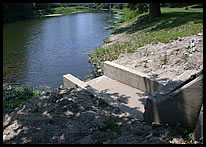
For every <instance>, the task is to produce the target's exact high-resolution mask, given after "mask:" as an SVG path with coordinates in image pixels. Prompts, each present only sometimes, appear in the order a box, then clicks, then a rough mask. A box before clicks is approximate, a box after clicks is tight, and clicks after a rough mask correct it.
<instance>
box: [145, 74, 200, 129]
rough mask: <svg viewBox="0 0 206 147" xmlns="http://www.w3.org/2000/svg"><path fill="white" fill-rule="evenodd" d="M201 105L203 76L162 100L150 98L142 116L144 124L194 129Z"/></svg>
mask: <svg viewBox="0 0 206 147" xmlns="http://www.w3.org/2000/svg"><path fill="white" fill-rule="evenodd" d="M202 103H203V75H200V76H198V77H197V78H195V79H193V80H192V81H190V82H189V83H187V84H185V85H184V86H182V87H181V88H178V89H176V90H175V91H173V92H171V93H169V94H168V95H166V96H164V97H163V98H160V99H158V98H154V97H152V96H150V97H149V98H148V99H147V100H146V105H145V112H144V114H143V116H144V120H145V121H146V122H158V123H169V122H175V123H181V124H182V125H184V126H187V127H190V128H194V126H195V124H196V121H197V117H198V114H199V111H200V108H201V105H202Z"/></svg>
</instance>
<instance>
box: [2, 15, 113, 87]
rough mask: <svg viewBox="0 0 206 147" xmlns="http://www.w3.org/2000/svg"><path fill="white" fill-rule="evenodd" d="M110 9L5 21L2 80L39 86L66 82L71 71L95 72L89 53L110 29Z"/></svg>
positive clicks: (83, 75)
mask: <svg viewBox="0 0 206 147" xmlns="http://www.w3.org/2000/svg"><path fill="white" fill-rule="evenodd" d="M111 20H114V18H113V15H112V14H111V13H79V14H72V15H66V16H59V17H51V18H41V19H33V20H25V21H18V22H14V23H9V24H5V25H4V27H3V80H4V82H12V83H21V84H22V85H27V86H32V87H36V86H39V85H50V86H52V87H54V88H55V87H58V86H59V85H61V84H63V82H62V76H63V75H64V74H68V73H71V74H73V75H75V76H76V77H78V78H80V79H82V80H85V79H86V77H87V78H88V75H91V74H92V72H93V68H92V65H91V64H89V63H88V56H87V53H88V52H89V51H92V50H94V49H95V48H97V47H98V46H100V45H102V44H103V39H104V38H105V37H106V36H108V35H109V34H110V33H111V30H105V29H104V28H105V27H107V26H109V25H110V24H111Z"/></svg>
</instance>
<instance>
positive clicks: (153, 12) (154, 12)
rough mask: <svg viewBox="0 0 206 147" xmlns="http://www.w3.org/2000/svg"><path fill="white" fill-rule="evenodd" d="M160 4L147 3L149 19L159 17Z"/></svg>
mask: <svg viewBox="0 0 206 147" xmlns="http://www.w3.org/2000/svg"><path fill="white" fill-rule="evenodd" d="M161 15H162V14H161V11H160V3H149V19H151V20H152V19H155V18H158V17H161Z"/></svg>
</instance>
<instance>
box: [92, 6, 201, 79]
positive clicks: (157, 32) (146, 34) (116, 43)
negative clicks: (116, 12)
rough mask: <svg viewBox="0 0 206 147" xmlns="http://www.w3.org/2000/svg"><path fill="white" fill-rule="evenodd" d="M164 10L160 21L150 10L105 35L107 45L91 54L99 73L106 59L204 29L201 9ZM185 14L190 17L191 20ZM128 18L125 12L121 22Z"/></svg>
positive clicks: (120, 24) (112, 58)
mask: <svg viewBox="0 0 206 147" xmlns="http://www.w3.org/2000/svg"><path fill="white" fill-rule="evenodd" d="M161 12H162V17H161V18H158V19H156V20H149V15H148V13H144V14H141V15H138V16H136V17H134V18H132V19H130V20H127V21H126V22H123V23H119V22H117V23H118V24H119V25H116V26H115V27H114V29H113V33H112V34H111V35H110V36H108V37H106V38H105V40H104V42H105V44H104V45H103V46H101V47H99V48H97V49H96V50H95V51H93V52H91V53H89V61H90V62H91V63H93V65H94V68H95V69H96V70H95V73H96V75H97V76H100V75H102V74H103V63H104V61H107V60H109V61H113V60H116V59H118V57H119V56H121V55H123V54H130V53H134V52H135V51H138V50H139V49H140V47H143V46H145V45H148V44H157V43H169V42H171V41H172V40H178V39H179V38H182V37H186V36H191V35H197V34H198V33H202V32H203V12H202V10H201V9H198V10H196V9H190V10H189V11H187V10H185V9H183V8H162V9H161ZM121 13H124V11H122V12H121ZM185 16H188V17H187V19H185ZM124 17H127V16H124V14H123V18H122V19H120V21H122V20H124ZM154 53H155V52H154ZM145 55H147V54H145ZM145 55H142V56H141V57H143V56H145ZM162 56H163V55H162ZM139 58H140V57H139Z"/></svg>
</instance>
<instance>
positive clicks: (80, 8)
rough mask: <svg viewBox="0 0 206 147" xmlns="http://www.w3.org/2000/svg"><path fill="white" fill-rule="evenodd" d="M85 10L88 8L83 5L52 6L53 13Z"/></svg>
mask: <svg viewBox="0 0 206 147" xmlns="http://www.w3.org/2000/svg"><path fill="white" fill-rule="evenodd" d="M86 10H88V8H87V7H84V6H75V7H57V8H54V11H53V13H71V12H77V11H86Z"/></svg>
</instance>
